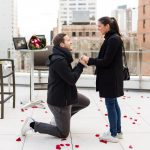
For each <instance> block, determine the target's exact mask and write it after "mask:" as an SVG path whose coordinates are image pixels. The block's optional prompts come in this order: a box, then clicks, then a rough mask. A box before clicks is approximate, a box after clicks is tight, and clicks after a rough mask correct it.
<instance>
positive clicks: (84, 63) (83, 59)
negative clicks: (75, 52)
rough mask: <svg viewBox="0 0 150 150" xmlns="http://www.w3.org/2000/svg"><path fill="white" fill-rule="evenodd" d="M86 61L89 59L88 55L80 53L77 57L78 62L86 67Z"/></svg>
mask: <svg viewBox="0 0 150 150" xmlns="http://www.w3.org/2000/svg"><path fill="white" fill-rule="evenodd" d="M88 61H89V57H88V56H86V55H82V56H81V57H80V59H79V62H80V63H81V64H82V65H84V66H86V67H87V63H88Z"/></svg>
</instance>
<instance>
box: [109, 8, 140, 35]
mask: <svg viewBox="0 0 150 150" xmlns="http://www.w3.org/2000/svg"><path fill="white" fill-rule="evenodd" d="M111 16H112V17H115V18H116V19H117V21H118V24H119V28H120V32H121V33H122V34H123V35H128V34H129V33H132V32H137V20H138V12H137V9H136V8H127V5H121V6H118V8H117V9H116V10H113V11H112V13H111Z"/></svg>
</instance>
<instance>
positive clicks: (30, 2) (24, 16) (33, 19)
mask: <svg viewBox="0 0 150 150" xmlns="http://www.w3.org/2000/svg"><path fill="white" fill-rule="evenodd" d="M108 4H109V6H108ZM125 4H126V5H127V7H128V8H137V7H138V0H97V18H99V17H102V16H110V15H111V11H112V10H114V9H116V8H117V6H119V5H125ZM58 5H59V0H18V26H19V28H20V34H21V36H24V37H26V38H27V39H29V38H30V37H31V36H32V35H33V34H44V35H46V37H47V38H48V39H47V40H49V32H50V30H52V29H53V27H56V26H57V18H58V9H59V6H58Z"/></svg>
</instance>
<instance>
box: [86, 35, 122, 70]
mask: <svg viewBox="0 0 150 150" xmlns="http://www.w3.org/2000/svg"><path fill="white" fill-rule="evenodd" d="M107 44H108V45H107V48H106V53H105V56H104V58H103V59H98V58H89V62H88V65H89V66H90V65H95V66H98V67H107V66H109V65H110V64H111V63H112V61H113V59H114V57H115V55H116V53H117V50H118V48H119V47H120V44H121V42H119V39H117V38H111V39H109V40H108V43H107Z"/></svg>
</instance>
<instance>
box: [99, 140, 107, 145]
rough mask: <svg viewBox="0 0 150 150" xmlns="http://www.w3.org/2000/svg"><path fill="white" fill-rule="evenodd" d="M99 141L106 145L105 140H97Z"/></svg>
mask: <svg viewBox="0 0 150 150" xmlns="http://www.w3.org/2000/svg"><path fill="white" fill-rule="evenodd" d="M99 141H100V142H102V143H105V144H107V141H106V140H99Z"/></svg>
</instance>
